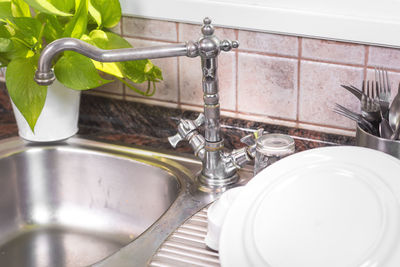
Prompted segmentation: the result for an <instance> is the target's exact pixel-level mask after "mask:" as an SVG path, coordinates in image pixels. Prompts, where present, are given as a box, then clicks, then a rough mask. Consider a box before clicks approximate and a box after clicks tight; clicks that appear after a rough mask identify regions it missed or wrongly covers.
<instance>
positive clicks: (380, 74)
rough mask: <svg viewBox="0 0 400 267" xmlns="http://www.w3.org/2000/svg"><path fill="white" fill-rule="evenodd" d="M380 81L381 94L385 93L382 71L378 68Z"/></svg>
mask: <svg viewBox="0 0 400 267" xmlns="http://www.w3.org/2000/svg"><path fill="white" fill-rule="evenodd" d="M378 79H379V92H380V93H382V92H383V84H382V72H381V69H380V68H379V67H378Z"/></svg>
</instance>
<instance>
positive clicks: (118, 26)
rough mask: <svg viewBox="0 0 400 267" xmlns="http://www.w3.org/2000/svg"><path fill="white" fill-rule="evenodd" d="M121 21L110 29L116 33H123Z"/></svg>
mask: <svg viewBox="0 0 400 267" xmlns="http://www.w3.org/2000/svg"><path fill="white" fill-rule="evenodd" d="M121 27H122V26H121V21H120V22H118V24H117V26H115V27H113V28H111V29H110V30H111V31H112V32H113V33H116V34H121V32H122V31H121Z"/></svg>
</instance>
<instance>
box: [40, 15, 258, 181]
mask: <svg viewBox="0 0 400 267" xmlns="http://www.w3.org/2000/svg"><path fill="white" fill-rule="evenodd" d="M203 22H204V24H203V26H202V28H201V31H202V34H203V36H202V37H201V38H200V39H199V40H198V41H196V42H192V41H189V42H186V43H180V44H173V45H165V46H156V47H148V48H126V49H114V50H102V49H99V48H97V47H94V46H92V45H89V44H87V43H85V42H83V41H81V40H78V39H74V38H62V39H59V40H56V41H54V42H52V43H51V44H49V45H48V46H46V48H45V49H44V50H43V52H42V54H41V57H40V59H39V63H38V69H37V71H36V74H35V80H36V82H37V83H38V84H40V85H49V84H51V83H52V82H53V81H54V80H55V75H54V72H53V70H52V69H51V61H52V59H53V57H54V56H55V55H57V54H58V53H60V52H62V51H66V50H71V51H75V52H78V53H80V54H82V55H85V56H87V57H89V58H91V59H94V60H96V61H100V62H119V61H131V60H140V59H154V58H165V57H176V56H187V57H197V56H200V58H201V68H202V73H203V79H202V87H203V92H204V97H203V98H204V114H203V113H201V114H200V115H199V117H198V118H197V119H195V120H188V119H181V120H180V123H179V125H178V133H177V134H176V135H174V136H171V137H169V138H168V140H169V142H170V143H171V145H172V146H173V147H176V145H177V144H178V143H179V142H180V141H182V140H187V141H188V142H189V144H190V145H191V147H192V148H193V150H194V153H195V155H196V156H197V157H198V158H200V159H201V161H202V163H203V168H202V171H201V174H200V176H199V181H200V182H201V183H202V184H204V185H206V186H208V187H212V188H218V187H224V186H227V185H230V184H233V183H235V182H236V181H237V180H238V175H237V170H238V169H239V168H241V167H243V166H244V165H245V164H246V163H247V162H249V161H250V160H251V156H250V155H251V153H249V151H248V149H249V148H248V147H244V148H241V149H237V150H233V151H232V152H230V153H228V152H225V151H223V147H224V145H223V142H224V140H223V138H222V137H221V135H220V104H219V95H218V89H219V88H218V74H217V69H218V55H219V53H220V52H221V51H226V52H227V51H230V50H231V49H232V48H237V47H238V46H239V43H238V42H237V41H230V40H223V41H220V40H219V39H218V38H217V37H216V36H215V35H214V27H213V26H212V25H211V20H210V19H209V18H205V19H204V21H203ZM202 124H204V126H205V127H204V128H205V134H204V136H203V135H201V134H200V133H199V132H198V127H199V126H201V125H202Z"/></svg>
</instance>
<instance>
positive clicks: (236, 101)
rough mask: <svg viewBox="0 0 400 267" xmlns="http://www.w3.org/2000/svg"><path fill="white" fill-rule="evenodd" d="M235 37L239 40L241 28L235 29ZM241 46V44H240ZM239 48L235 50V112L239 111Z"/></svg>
mask: <svg viewBox="0 0 400 267" xmlns="http://www.w3.org/2000/svg"><path fill="white" fill-rule="evenodd" d="M235 38H236V40H239V30H237V29H236V30H235ZM239 46H240V44H239ZM238 50H239V49H236V50H235V60H236V65H235V69H236V70H235V72H236V77H235V79H236V81H235V83H236V84H235V93H236V96H235V98H236V99H235V112H236V113H237V112H239V51H238Z"/></svg>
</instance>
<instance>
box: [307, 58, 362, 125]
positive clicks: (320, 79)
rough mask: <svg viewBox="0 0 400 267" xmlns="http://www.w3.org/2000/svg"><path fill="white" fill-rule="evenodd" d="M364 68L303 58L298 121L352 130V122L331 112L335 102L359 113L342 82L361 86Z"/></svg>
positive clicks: (351, 96)
mask: <svg viewBox="0 0 400 267" xmlns="http://www.w3.org/2000/svg"><path fill="white" fill-rule="evenodd" d="M362 79H363V69H362V68H356V67H348V66H340V65H333V64H326V63H319V62H310V61H302V62H301V66H300V98H299V120H300V121H301V122H308V123H314V124H320V125H328V126H332V127H338V128H346V129H355V124H354V122H353V121H351V120H349V119H347V118H344V117H343V116H341V115H338V114H336V113H334V112H333V111H332V110H333V107H334V104H335V103H338V104H341V105H342V106H345V107H347V108H349V109H350V110H353V111H357V112H359V110H360V107H359V101H358V99H357V98H355V97H354V96H353V95H352V94H350V93H348V92H347V91H345V89H343V88H341V87H340V85H341V84H353V85H355V86H357V85H361V83H362Z"/></svg>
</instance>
